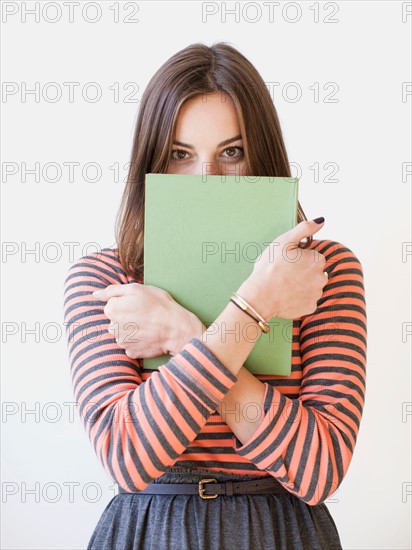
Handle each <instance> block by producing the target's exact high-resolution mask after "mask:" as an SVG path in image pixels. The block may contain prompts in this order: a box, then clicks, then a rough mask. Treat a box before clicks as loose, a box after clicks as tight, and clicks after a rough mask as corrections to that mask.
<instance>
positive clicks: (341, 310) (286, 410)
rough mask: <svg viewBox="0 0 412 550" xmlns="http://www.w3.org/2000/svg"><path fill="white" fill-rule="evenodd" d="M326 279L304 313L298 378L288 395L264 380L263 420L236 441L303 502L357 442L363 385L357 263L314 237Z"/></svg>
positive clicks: (329, 490) (339, 473) (334, 480)
mask: <svg viewBox="0 0 412 550" xmlns="http://www.w3.org/2000/svg"><path fill="white" fill-rule="evenodd" d="M313 248H316V249H317V250H318V252H320V253H321V254H323V255H324V256H325V259H326V261H327V264H326V271H328V273H329V279H328V283H327V284H326V285H325V287H324V289H323V294H322V297H321V298H320V299H319V300H318V303H317V309H316V311H315V312H314V313H313V314H311V315H307V316H303V317H302V322H301V326H300V350H301V358H302V373H303V374H302V383H301V388H300V391H299V397H298V398H297V399H290V398H288V397H286V396H285V395H283V394H282V393H280V392H279V391H278V390H277V389H276V388H275V387H273V386H272V385H270V384H268V383H265V385H266V388H265V394H264V398H263V415H262V418H263V421H262V423H261V424H260V425H259V427H258V429H257V431H256V432H255V433H254V434H253V436H252V437H251V438H249V440H248V441H246V442H244V444H241V442H240V441H239V440H238V439H237V438H235V444H234V449H235V451H236V452H237V453H238V454H239V455H240V456H243V457H246V458H247V459H248V460H250V461H251V462H253V463H254V464H255V465H256V466H257V467H258V468H259V469H261V470H266V471H267V472H269V473H270V474H271V475H273V476H274V477H275V478H276V479H277V480H278V481H279V482H280V483H282V485H284V486H285V487H286V488H287V489H288V490H289V491H290V492H291V493H293V494H295V495H296V496H297V497H299V498H300V499H301V500H303V501H304V502H306V503H307V504H309V505H316V504H319V503H321V502H324V501H325V500H326V499H327V498H328V497H329V496H330V495H332V494H333V493H334V492H335V491H336V490H337V488H338V487H339V485H340V483H341V482H342V480H343V478H344V476H345V475H346V472H347V470H348V467H349V464H350V461H351V459H352V455H353V452H354V448H355V443H356V439H357V435H358V431H359V425H360V421H361V417H362V413H363V407H364V400H365V389H366V347H367V344H366V338H367V329H366V302H365V290H364V282H363V270H362V266H361V264H360V262H359V260H358V258H357V257H356V256H355V254H354V253H353V252H352V251H351V250H350V249H349V248H347V247H345V246H344V245H342V244H340V243H337V242H336V241H330V240H326V241H319V245H316V247H313Z"/></svg>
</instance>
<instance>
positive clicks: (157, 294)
mask: <svg viewBox="0 0 412 550" xmlns="http://www.w3.org/2000/svg"><path fill="white" fill-rule="evenodd" d="M92 296H95V297H96V299H98V300H101V301H104V302H107V303H106V305H105V306H104V313H105V315H106V316H107V317H108V318H109V319H110V321H111V323H110V326H109V328H108V331H109V332H110V333H111V334H112V335H113V336H114V337H115V338H116V342H117V344H118V346H119V347H121V348H123V349H124V350H125V351H126V355H128V357H131V358H134V359H137V358H142V359H144V358H150V357H158V356H159V355H163V354H169V355H175V354H176V353H178V351H180V349H181V348H182V347H183V346H184V344H185V343H186V342H187V341H188V340H190V338H191V337H192V335H194V334H197V332H199V329H200V327H201V322H200V320H199V319H198V318H197V317H196V315H194V314H193V313H192V312H190V311H188V310H187V309H185V308H184V307H182V306H181V305H180V304H178V303H177V302H175V300H174V299H173V298H172V296H171V295H170V294H169V293H168V292H167V291H166V290H163V289H162V288H158V287H156V286H152V285H144V284H140V283H130V284H123V285H117V284H114V285H108V286H107V287H106V288H105V289H103V290H101V291H97V293H96V294H94V293H93V294H92ZM196 331H197V332H196ZM186 338H187V340H186Z"/></svg>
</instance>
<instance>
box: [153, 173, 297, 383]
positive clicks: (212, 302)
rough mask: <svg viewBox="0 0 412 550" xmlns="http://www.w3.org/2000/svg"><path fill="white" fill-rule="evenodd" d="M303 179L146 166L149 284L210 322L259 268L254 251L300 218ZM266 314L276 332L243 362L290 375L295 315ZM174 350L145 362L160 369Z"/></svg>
mask: <svg viewBox="0 0 412 550" xmlns="http://www.w3.org/2000/svg"><path fill="white" fill-rule="evenodd" d="M298 181H299V180H298V178H282V177H274V176H273V177H271V176H254V177H252V176H220V175H218V176H215V175H213V176H211V175H207V176H206V175H190V174H184V175H182V174H146V178H145V222H144V284H149V285H154V286H157V287H160V288H163V289H165V290H167V291H168V292H169V294H170V295H171V296H172V297H173V299H174V300H175V301H176V302H178V303H179V304H180V305H182V306H183V307H184V308H186V309H188V310H190V311H192V312H193V313H194V314H195V315H196V316H197V317H198V318H199V319H200V320H201V321H202V323H203V324H204V325H205V326H206V327H207V328H208V327H209V326H210V325H211V324H213V322H214V321H215V319H216V318H217V317H218V316H219V315H220V313H221V312H222V311H223V309H224V308H225V307H226V305H227V304H228V302H229V301H230V298H231V295H232V293H233V292H236V291H237V290H238V288H239V287H240V285H241V284H242V283H243V281H244V280H245V279H246V278H247V277H248V276H249V275H250V274H251V273H252V271H253V265H254V261H255V259H256V258H257V257H258V256H260V254H261V253H262V252H263V250H264V249H265V248H266V247H267V246H268V245H269V243H271V242H272V241H273V240H275V239H276V237H278V236H279V235H281V234H282V233H284V232H285V231H288V230H289V229H292V227H294V226H295V225H296V224H297V208H298ZM239 294H240V293H239ZM245 315H246V314H245ZM267 321H268V322H269V326H270V332H268V333H267V334H264V333H261V335H260V337H259V339H258V341H257V342H256V344H255V346H254V348H253V349H252V351H251V353H250V354H249V356H248V358H247V360H246V362H245V363H244V366H245V368H247V369H248V370H249V371H250V372H252V373H253V374H275V375H283V376H289V375H290V372H291V361H292V328H293V320H291V319H281V318H278V317H273V318H272V319H270V321H269V320H268V319H267ZM250 322H251V323H252V324H253V323H255V321H253V319H250ZM228 328H230V327H228ZM250 330H252V328H250ZM259 331H260V329H259ZM250 334H253V335H254V334H255V333H252V332H251V333H250ZM245 337H247V333H246V336H245ZM227 338H233V336H230V335H228V336H227ZM204 344H205V345H206V347H207V340H205V341H204ZM171 357H172V356H171V355H161V356H159V357H154V358H149V359H144V360H143V366H144V368H145V369H156V368H158V367H159V366H160V365H163V364H165V363H167V361H169V359H170V358H171Z"/></svg>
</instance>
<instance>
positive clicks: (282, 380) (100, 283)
mask: <svg viewBox="0 0 412 550" xmlns="http://www.w3.org/2000/svg"><path fill="white" fill-rule="evenodd" d="M309 248H311V249H316V250H317V251H318V252H320V253H321V254H323V255H324V256H325V259H326V262H327V263H326V271H328V273H329V279H328V282H327V284H326V285H325V287H324V288H323V294H322V297H321V298H320V299H319V300H318V303H317V309H316V311H315V312H314V313H312V314H310V315H306V316H302V317H300V318H299V319H295V320H293V329H292V338H293V341H292V365H291V374H290V376H276V375H255V376H256V377H257V378H258V379H259V380H260V381H261V382H262V383H264V386H265V393H264V398H263V412H262V416H261V419H262V422H261V424H260V425H259V426H258V428H257V430H256V432H255V433H254V434H253V436H252V437H250V438H249V440H248V441H246V442H245V443H244V444H242V443H241V442H240V441H239V440H238V439H237V437H236V436H235V435H234V434H233V432H232V431H231V429H230V428H229V426H228V425H227V424H226V422H224V420H223V418H222V417H221V416H220V414H219V413H218V411H217V409H218V407H219V404H220V402H221V401H222V400H223V398H224V397H225V395H226V393H227V392H228V391H229V390H230V388H231V387H232V386H233V385H234V384H235V383H236V380H237V378H236V376H235V375H234V374H233V373H231V371H229V370H228V369H227V368H226V367H225V366H224V365H223V364H222V363H221V362H220V360H219V359H218V358H217V357H216V356H215V355H214V354H213V353H212V352H211V351H210V350H209V349H208V348H207V345H206V344H205V343H203V342H202V340H201V339H199V338H192V339H191V340H190V341H188V342H187V343H186V344H185V345H184V346H183V348H182V349H181V350H180V352H179V353H177V354H176V355H174V356H173V357H172V358H171V359H170V360H169V361H168V362H167V363H165V364H164V365H162V366H160V367H159V368H158V369H154V370H148V369H144V368H143V360H142V359H132V358H130V357H128V356H127V355H126V352H125V350H124V349H122V348H120V347H119V346H118V345H117V343H116V340H115V338H114V337H113V336H112V334H111V333H110V332H108V330H107V328H108V326H109V324H110V320H109V319H108V318H107V317H106V315H105V314H104V306H105V304H106V302H104V301H99V300H98V298H96V297H93V296H92V297H90V293H92V292H93V291H94V290H97V289H101V288H105V287H106V286H107V285H111V284H128V283H140V284H143V281H141V280H139V281H136V280H135V279H133V278H131V277H129V276H127V275H126V274H125V272H124V270H123V269H122V266H121V264H120V262H119V256H118V252H117V249H111V248H104V249H102V250H101V251H100V252H98V253H93V254H89V255H86V256H83V257H82V258H80V259H79V260H77V261H76V262H75V263H74V264H73V265H72V266H71V267H70V268H69V270H68V273H67V277H66V280H65V283H64V322H65V326H66V336H67V342H68V351H69V360H70V368H71V377H72V383H73V392H74V396H75V401H76V404H77V406H78V410H79V413H80V418H81V421H82V423H83V426H84V428H85V430H86V433H87V436H88V438H89V440H90V442H91V444H92V446H93V448H94V450H95V452H96V455H97V457H98V460H99V461H100V463H101V464H102V466H103V468H104V469H105V471H106V472H107V473H108V475H109V476H110V477H111V478H112V479H113V481H115V482H117V483H118V484H119V485H120V486H122V487H123V488H125V489H126V490H128V491H140V490H142V489H144V488H145V487H146V486H147V485H149V484H150V483H151V482H152V481H153V480H154V479H156V478H158V477H159V476H160V475H162V474H163V473H164V472H165V470H166V469H167V468H169V467H171V466H175V467H182V468H188V467H194V468H196V467H197V468H202V469H208V470H211V471H216V472H217V471H219V472H230V473H237V474H243V475H245V474H247V475H262V477H263V476H266V477H267V476H268V475H272V476H273V477H275V478H276V479H277V481H279V482H280V483H281V484H282V485H283V486H284V487H285V488H286V489H288V490H289V491H290V492H291V493H293V494H295V495H296V496H297V497H298V498H300V499H301V500H303V501H304V502H306V503H307V504H309V505H316V504H319V503H321V502H324V501H325V500H326V499H327V498H329V497H330V496H331V495H332V494H333V493H334V492H335V491H336V490H337V488H338V487H339V485H340V483H341V482H342V480H343V478H344V476H345V475H346V472H347V470H348V467H349V464H350V461H351V459H352V455H353V452H354V448H355V444H356V439H357V435H358V430H359V425H360V421H361V417H362V412H363V407H364V399H365V382H366V380H365V377H366V337H367V330H366V304H365V292H364V284H363V271H362V266H361V264H360V262H359V260H358V259H357V257H356V256H355V254H354V253H353V252H352V251H351V250H350V249H349V248H347V247H346V246H344V245H343V244H340V243H338V242H336V241H331V240H315V239H314V240H313V242H312V243H311V245H310V247H309ZM221 412H222V411H221ZM240 413H241V412H240V411H236V410H235V411H233V414H240ZM222 414H223V413H222ZM225 414H230V411H228V410H227V411H225Z"/></svg>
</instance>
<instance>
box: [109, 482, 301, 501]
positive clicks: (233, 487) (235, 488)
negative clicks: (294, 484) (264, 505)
mask: <svg viewBox="0 0 412 550" xmlns="http://www.w3.org/2000/svg"><path fill="white" fill-rule="evenodd" d="M119 493H126V494H130V495H136V494H137V495H139V494H143V495H199V496H200V497H201V498H203V499H209V498H216V497H218V496H219V495H225V496H232V495H268V494H277V495H278V494H285V493H286V494H289V495H290V494H291V493H290V492H289V491H288V490H287V489H285V488H284V487H283V485H281V484H280V483H279V482H278V481H276V479H275V478H273V477H272V476H270V477H264V478H262V479H252V480H249V481H222V482H218V481H217V480H216V479H214V478H205V479H201V480H200V481H199V483H151V484H150V485H148V486H147V487H146V488H145V489H143V490H142V491H134V492H130V491H126V490H125V489H123V488H122V487H120V486H119Z"/></svg>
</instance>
